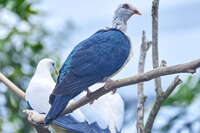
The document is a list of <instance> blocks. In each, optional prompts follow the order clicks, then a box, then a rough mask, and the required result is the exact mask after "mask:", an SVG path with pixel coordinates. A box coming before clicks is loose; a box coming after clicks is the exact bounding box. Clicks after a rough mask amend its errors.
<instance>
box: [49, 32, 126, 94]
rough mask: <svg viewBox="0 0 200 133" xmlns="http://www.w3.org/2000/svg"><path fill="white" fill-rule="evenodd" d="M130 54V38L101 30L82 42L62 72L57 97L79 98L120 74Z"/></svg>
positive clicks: (119, 33) (120, 33) (56, 92)
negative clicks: (112, 76)
mask: <svg viewBox="0 0 200 133" xmlns="http://www.w3.org/2000/svg"><path fill="white" fill-rule="evenodd" d="M129 52H130V42H129V40H128V38H127V36H126V35H125V34H124V33H122V32H121V31H119V30H117V29H110V30H100V31H98V32H97V33H95V34H94V35H92V36H91V37H89V38H88V39H86V40H84V41H82V42H81V43H79V44H78V45H77V46H76V47H75V48H74V49H73V51H72V52H71V54H70V55H69V56H68V58H67V59H66V61H65V63H64V65H63V66H62V68H61V69H60V72H59V77H58V80H57V85H56V88H55V89H54V91H53V94H54V95H61V96H62V95H74V96H76V95H78V94H79V93H80V92H82V91H83V90H84V89H86V88H88V87H89V86H91V85H92V84H94V83H97V82H100V81H102V80H103V79H104V78H105V77H108V76H110V75H112V74H113V73H115V72H116V71H118V70H119V69H120V68H121V67H122V66H123V64H124V62H125V61H126V59H127V58H128V56H129Z"/></svg>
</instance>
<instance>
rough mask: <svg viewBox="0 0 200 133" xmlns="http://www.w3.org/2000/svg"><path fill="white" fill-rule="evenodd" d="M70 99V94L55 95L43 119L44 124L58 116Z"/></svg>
mask: <svg viewBox="0 0 200 133" xmlns="http://www.w3.org/2000/svg"><path fill="white" fill-rule="evenodd" d="M70 100H71V96H55V97H54V101H53V103H52V105H51V108H50V110H49V112H48V114H47V116H46V118H45V120H44V124H45V125H47V124H49V123H50V122H51V121H52V120H53V119H55V118H56V117H58V116H59V115H60V114H61V113H62V112H63V111H64V109H65V107H66V106H67V104H68V102H69V101H70Z"/></svg>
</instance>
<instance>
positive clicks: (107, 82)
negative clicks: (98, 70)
mask: <svg viewBox="0 0 200 133" xmlns="http://www.w3.org/2000/svg"><path fill="white" fill-rule="evenodd" d="M112 82H113V80H112V79H109V78H108V79H107V80H106V83H105V85H104V88H105V89H108V88H109V87H110V84H111V83H112Z"/></svg>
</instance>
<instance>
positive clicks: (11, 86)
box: [0, 72, 25, 100]
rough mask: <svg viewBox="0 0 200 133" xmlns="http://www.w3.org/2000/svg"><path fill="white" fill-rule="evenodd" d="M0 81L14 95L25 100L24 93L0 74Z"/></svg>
mask: <svg viewBox="0 0 200 133" xmlns="http://www.w3.org/2000/svg"><path fill="white" fill-rule="evenodd" d="M0 81H1V82H3V83H4V84H5V85H6V86H7V87H8V88H10V89H11V90H12V91H13V92H14V93H15V94H17V95H18V96H19V97H20V98H22V99H24V100H25V93H24V92H23V91H22V90H21V89H20V88H19V87H17V86H16V85H15V84H13V83H12V82H11V81H10V80H9V79H8V78H7V77H6V76H4V75H3V74H2V73H1V72H0Z"/></svg>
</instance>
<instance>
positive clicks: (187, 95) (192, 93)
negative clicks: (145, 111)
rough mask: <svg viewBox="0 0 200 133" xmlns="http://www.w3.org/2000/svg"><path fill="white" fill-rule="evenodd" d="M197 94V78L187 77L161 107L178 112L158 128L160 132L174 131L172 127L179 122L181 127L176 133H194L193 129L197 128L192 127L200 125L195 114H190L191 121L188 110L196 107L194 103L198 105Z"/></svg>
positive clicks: (199, 89) (198, 90)
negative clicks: (187, 132)
mask: <svg viewBox="0 0 200 133" xmlns="http://www.w3.org/2000/svg"><path fill="white" fill-rule="evenodd" d="M199 94H200V79H199V76H198V75H195V76H189V77H188V78H187V80H186V81H185V82H184V83H182V84H181V85H180V86H179V87H178V91H177V92H176V93H174V94H173V95H172V96H170V97H168V99H167V100H166V101H165V102H164V104H163V106H165V107H173V108H176V109H178V110H179V111H178V113H175V114H174V116H173V117H171V118H170V119H169V120H168V121H167V124H166V125H164V126H163V127H161V128H160V131H161V132H164V133H167V132H170V131H174V129H173V127H174V126H175V125H177V124H178V121H181V123H182V126H180V128H179V129H178V131H177V132H180V133H181V132H183V131H189V132H190V133H192V132H196V131H195V129H197V128H198V127H195V126H194V125H195V124H197V123H200V117H198V116H197V117H196V114H192V115H193V117H195V118H194V119H193V117H192V116H191V113H190V110H191V109H193V107H194V106H197V104H196V103H198V101H199ZM196 113H198V112H196ZM187 116H188V117H189V118H190V120H187V119H188V117H187ZM194 127H195V129H194ZM199 129H200V128H199Z"/></svg>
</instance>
